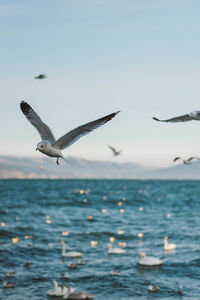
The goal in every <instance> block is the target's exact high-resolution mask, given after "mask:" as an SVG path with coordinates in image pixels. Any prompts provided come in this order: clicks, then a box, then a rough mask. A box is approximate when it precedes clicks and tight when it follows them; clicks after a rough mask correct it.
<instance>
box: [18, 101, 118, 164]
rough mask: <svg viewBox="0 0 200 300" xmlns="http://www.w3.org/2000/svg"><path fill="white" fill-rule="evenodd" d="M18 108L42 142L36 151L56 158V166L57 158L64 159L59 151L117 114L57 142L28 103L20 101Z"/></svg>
mask: <svg viewBox="0 0 200 300" xmlns="http://www.w3.org/2000/svg"><path fill="white" fill-rule="evenodd" d="M20 107H21V110H22V112H23V113H24V115H25V116H26V118H27V119H28V121H29V122H30V123H31V124H32V125H33V126H34V127H35V128H36V129H37V130H38V132H39V134H40V136H41V139H42V141H41V142H39V143H38V144H37V148H36V150H39V151H40V152H42V153H43V154H45V155H47V156H50V157H57V160H56V163H57V164H59V162H58V160H59V158H63V159H64V156H63V154H62V152H61V150H63V149H65V148H68V147H69V146H71V145H72V144H73V143H75V142H76V141H77V140H78V139H79V138H80V137H82V136H84V135H86V134H88V133H90V132H91V131H93V130H94V129H96V128H98V127H100V126H102V125H104V124H105V123H107V122H108V121H110V120H111V119H112V118H114V117H115V116H116V114H118V113H119V111H118V112H115V113H112V114H110V115H107V116H105V117H103V118H100V119H98V120H95V121H92V122H90V123H87V124H84V125H82V126H79V127H77V128H75V129H73V130H71V131H69V132H68V133H67V134H65V135H63V136H62V137H61V138H59V139H58V140H56V139H55V137H54V135H53V133H52V131H51V129H50V128H49V127H48V126H47V125H46V124H45V123H43V121H42V120H41V119H40V117H39V116H38V115H37V114H36V112H35V111H34V110H33V109H32V107H31V106H30V105H29V104H28V103H26V102H24V101H22V102H21V103H20Z"/></svg>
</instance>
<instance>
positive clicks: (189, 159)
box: [173, 157, 200, 165]
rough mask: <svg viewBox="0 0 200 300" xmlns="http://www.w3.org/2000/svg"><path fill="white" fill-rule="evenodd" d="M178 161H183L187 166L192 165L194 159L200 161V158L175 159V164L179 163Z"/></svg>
mask: <svg viewBox="0 0 200 300" xmlns="http://www.w3.org/2000/svg"><path fill="white" fill-rule="evenodd" d="M178 159H182V161H183V163H184V164H185V165H191V163H192V162H191V161H192V160H193V159H197V160H200V158H199V157H190V158H188V159H184V158H182V157H175V158H174V160H173V162H175V161H177V160H178Z"/></svg>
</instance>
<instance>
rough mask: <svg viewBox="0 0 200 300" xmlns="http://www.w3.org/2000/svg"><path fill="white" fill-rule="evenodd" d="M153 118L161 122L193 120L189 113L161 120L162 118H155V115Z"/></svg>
mask: <svg viewBox="0 0 200 300" xmlns="http://www.w3.org/2000/svg"><path fill="white" fill-rule="evenodd" d="M153 119H154V120H155V121H159V122H171V123H176V122H187V121H191V120H193V118H192V117H191V116H190V115H189V114H186V115H182V116H179V117H175V118H171V119H167V120H160V119H158V118H155V117H153Z"/></svg>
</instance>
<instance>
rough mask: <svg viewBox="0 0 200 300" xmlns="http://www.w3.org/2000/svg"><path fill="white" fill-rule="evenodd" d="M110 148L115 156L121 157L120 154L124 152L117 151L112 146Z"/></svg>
mask: <svg viewBox="0 0 200 300" xmlns="http://www.w3.org/2000/svg"><path fill="white" fill-rule="evenodd" d="M108 147H109V148H110V149H111V150H112V152H113V156H118V155H120V153H121V152H122V150H116V149H115V148H114V147H112V146H109V145H108Z"/></svg>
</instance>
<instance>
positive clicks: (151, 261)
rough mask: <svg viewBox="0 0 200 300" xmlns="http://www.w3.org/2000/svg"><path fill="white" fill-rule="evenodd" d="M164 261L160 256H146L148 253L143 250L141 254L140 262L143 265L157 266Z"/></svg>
mask: <svg viewBox="0 0 200 300" xmlns="http://www.w3.org/2000/svg"><path fill="white" fill-rule="evenodd" d="M162 263H163V260H161V259H159V258H156V257H153V256H146V254H145V253H143V252H142V253H140V254H139V261H138V264H139V265H141V266H146V267H156V266H160V265H161V264H162Z"/></svg>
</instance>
